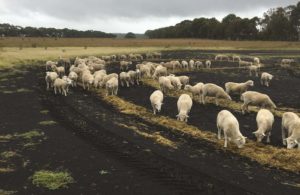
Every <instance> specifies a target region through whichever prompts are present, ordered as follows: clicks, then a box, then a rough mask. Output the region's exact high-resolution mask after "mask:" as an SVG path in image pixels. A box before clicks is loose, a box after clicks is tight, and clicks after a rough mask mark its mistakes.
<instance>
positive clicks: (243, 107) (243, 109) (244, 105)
mask: <svg viewBox="0 0 300 195" xmlns="http://www.w3.org/2000/svg"><path fill="white" fill-rule="evenodd" d="M245 107H246V104H245V103H244V104H243V105H242V113H243V114H245Z"/></svg>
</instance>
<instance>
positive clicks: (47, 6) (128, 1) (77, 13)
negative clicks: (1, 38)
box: [0, 0, 299, 33]
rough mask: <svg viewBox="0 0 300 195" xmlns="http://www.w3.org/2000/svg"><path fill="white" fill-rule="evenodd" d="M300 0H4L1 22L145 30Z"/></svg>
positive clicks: (248, 13) (1, 1) (255, 12)
mask: <svg viewBox="0 0 300 195" xmlns="http://www.w3.org/2000/svg"><path fill="white" fill-rule="evenodd" d="M298 1H299V0H0V23H11V24H15V25H20V26H35V27H56V28H65V27H66V28H74V29H80V30H89V29H92V30H101V31H104V32H113V33H117V32H121V33H125V32H129V31H131V32H135V33H144V32H145V31H146V30H148V29H155V28H160V27H165V26H170V25H174V24H176V23H178V22H180V21H182V20H185V19H193V18H196V17H197V18H198V17H216V18H217V19H222V17H224V16H225V15H227V14H229V13H235V14H237V15H238V16H241V17H253V16H262V14H263V12H265V11H267V10H268V9H269V8H274V7H278V6H287V5H291V4H296V3H297V2H298Z"/></svg>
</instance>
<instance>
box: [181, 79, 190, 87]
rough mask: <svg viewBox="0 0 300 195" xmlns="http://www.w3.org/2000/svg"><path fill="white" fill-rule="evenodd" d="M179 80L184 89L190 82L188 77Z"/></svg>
mask: <svg viewBox="0 0 300 195" xmlns="http://www.w3.org/2000/svg"><path fill="white" fill-rule="evenodd" d="M178 78H179V80H180V83H181V84H182V86H183V87H185V86H186V85H187V84H189V82H190V78H189V77H188V76H178Z"/></svg>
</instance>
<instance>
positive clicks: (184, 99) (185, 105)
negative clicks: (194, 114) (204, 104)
mask: <svg viewBox="0 0 300 195" xmlns="http://www.w3.org/2000/svg"><path fill="white" fill-rule="evenodd" d="M192 106H193V100H192V98H191V97H190V96H189V95H188V94H182V95H181V96H180V97H179V99H178V101H177V109H178V115H176V117H177V120H180V121H184V122H187V119H188V117H189V115H188V114H189V113H190V111H191V108H192Z"/></svg>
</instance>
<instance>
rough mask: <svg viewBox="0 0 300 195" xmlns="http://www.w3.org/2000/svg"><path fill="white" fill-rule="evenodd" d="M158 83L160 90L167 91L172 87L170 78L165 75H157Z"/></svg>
mask: <svg viewBox="0 0 300 195" xmlns="http://www.w3.org/2000/svg"><path fill="white" fill-rule="evenodd" d="M158 83H159V86H160V89H161V90H162V92H164V93H167V92H168V91H169V90H172V89H174V86H173V85H172V83H171V81H170V79H168V78H167V77H165V76H162V77H159V79H158Z"/></svg>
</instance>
